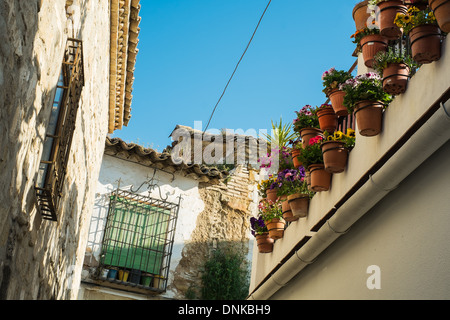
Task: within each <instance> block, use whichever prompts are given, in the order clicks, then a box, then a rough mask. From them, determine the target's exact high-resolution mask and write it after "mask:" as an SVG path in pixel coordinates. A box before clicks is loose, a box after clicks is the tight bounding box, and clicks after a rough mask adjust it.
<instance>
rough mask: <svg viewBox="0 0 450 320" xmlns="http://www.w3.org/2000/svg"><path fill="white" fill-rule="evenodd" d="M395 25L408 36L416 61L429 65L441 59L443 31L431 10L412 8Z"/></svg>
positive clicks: (397, 18)
mask: <svg viewBox="0 0 450 320" xmlns="http://www.w3.org/2000/svg"><path fill="white" fill-rule="evenodd" d="M395 23H396V24H397V25H398V26H399V27H401V28H403V32H404V33H405V34H407V35H408V37H409V41H410V44H411V55H412V58H413V59H414V61H416V62H417V63H419V64H427V63H431V62H433V61H437V60H439V59H440V58H441V46H442V44H441V41H442V34H441V29H440V28H439V26H438V24H437V21H436V17H435V16H434V13H433V11H432V10H431V9H430V8H426V9H425V10H420V9H419V8H417V7H411V8H409V9H408V11H407V12H406V13H405V14H398V15H397V17H396V18H395Z"/></svg>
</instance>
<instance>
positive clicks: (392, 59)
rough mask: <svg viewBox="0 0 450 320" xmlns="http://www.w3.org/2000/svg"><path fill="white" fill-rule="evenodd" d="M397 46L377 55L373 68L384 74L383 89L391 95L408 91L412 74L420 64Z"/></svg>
mask: <svg viewBox="0 0 450 320" xmlns="http://www.w3.org/2000/svg"><path fill="white" fill-rule="evenodd" d="M404 51H405V50H401V49H399V48H396V47H389V49H388V51H383V52H378V53H377V54H376V55H375V62H374V65H373V68H374V69H375V70H376V71H377V72H378V73H379V74H380V75H382V76H383V90H384V91H385V92H386V93H389V94H391V95H399V94H402V93H404V92H405V91H406V87H407V85H408V80H409V78H410V74H411V72H412V70H414V68H416V67H417V66H418V64H417V63H415V62H414V61H413V59H412V58H411V56H410V55H408V54H406V53H405V52H404Z"/></svg>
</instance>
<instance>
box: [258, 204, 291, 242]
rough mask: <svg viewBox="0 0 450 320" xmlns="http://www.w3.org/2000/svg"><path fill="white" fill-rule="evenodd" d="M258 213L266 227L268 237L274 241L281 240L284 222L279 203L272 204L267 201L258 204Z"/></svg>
mask: <svg viewBox="0 0 450 320" xmlns="http://www.w3.org/2000/svg"><path fill="white" fill-rule="evenodd" d="M259 211H260V213H261V216H262V219H263V220H264V223H265V225H266V226H267V231H268V232H269V237H271V238H272V239H274V240H276V239H281V238H283V236H284V228H285V226H286V222H285V221H284V220H283V211H282V209H281V201H280V200H277V201H275V202H273V203H271V202H268V201H264V202H260V203H259Z"/></svg>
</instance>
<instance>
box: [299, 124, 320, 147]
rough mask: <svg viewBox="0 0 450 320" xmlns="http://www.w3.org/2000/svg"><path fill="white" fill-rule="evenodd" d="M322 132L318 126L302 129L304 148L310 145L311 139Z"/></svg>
mask: <svg viewBox="0 0 450 320" xmlns="http://www.w3.org/2000/svg"><path fill="white" fill-rule="evenodd" d="M321 134H322V130H320V129H318V128H303V129H301V130H300V136H301V138H302V145H303V148H305V147H306V146H308V145H309V140H310V139H312V138H314V137H317V136H319V135H321Z"/></svg>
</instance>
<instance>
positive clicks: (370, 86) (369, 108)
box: [340, 72, 392, 137]
mask: <svg viewBox="0 0 450 320" xmlns="http://www.w3.org/2000/svg"><path fill="white" fill-rule="evenodd" d="M340 88H341V90H344V91H345V92H346V94H345V98H344V105H345V106H346V107H347V109H348V111H349V113H354V114H355V117H356V125H357V127H358V131H359V133H360V135H362V136H366V137H371V136H375V135H378V134H379V133H380V132H381V124H382V118H383V111H384V109H385V108H386V107H387V105H388V104H389V103H390V102H391V101H392V96H391V95H389V94H388V93H386V92H385V91H384V90H383V83H382V79H381V77H380V75H379V74H378V73H375V72H368V73H364V74H361V75H358V76H356V77H355V78H353V79H349V80H347V81H346V82H345V83H344V84H342V85H341V86H340Z"/></svg>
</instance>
